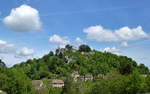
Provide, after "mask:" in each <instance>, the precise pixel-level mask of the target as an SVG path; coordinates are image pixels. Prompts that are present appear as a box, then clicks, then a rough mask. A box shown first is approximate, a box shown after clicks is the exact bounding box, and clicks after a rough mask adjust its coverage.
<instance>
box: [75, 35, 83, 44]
mask: <svg viewBox="0 0 150 94" xmlns="http://www.w3.org/2000/svg"><path fill="white" fill-rule="evenodd" d="M75 42H76V43H77V44H82V43H83V40H82V39H81V38H79V37H77V38H76V39H75Z"/></svg>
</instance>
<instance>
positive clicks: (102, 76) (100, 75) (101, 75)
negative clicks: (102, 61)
mask: <svg viewBox="0 0 150 94" xmlns="http://www.w3.org/2000/svg"><path fill="white" fill-rule="evenodd" d="M104 77H105V75H104V74H98V75H96V76H95V78H104Z"/></svg>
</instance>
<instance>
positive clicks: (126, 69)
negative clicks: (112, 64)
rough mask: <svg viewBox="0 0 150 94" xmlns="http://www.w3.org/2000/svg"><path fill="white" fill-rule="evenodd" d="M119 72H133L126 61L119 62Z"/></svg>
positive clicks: (123, 73)
mask: <svg viewBox="0 0 150 94" xmlns="http://www.w3.org/2000/svg"><path fill="white" fill-rule="evenodd" d="M119 72H120V73H121V74H122V75H125V74H131V73H132V72H133V68H132V65H131V64H130V63H128V62H121V65H120V68H119Z"/></svg>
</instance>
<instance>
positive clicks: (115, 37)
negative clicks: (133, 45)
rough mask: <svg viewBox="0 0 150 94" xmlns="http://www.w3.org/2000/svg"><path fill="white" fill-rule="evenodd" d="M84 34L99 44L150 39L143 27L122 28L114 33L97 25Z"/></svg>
mask: <svg viewBox="0 0 150 94" xmlns="http://www.w3.org/2000/svg"><path fill="white" fill-rule="evenodd" d="M83 32H85V33H86V34H87V35H86V37H87V39H89V40H95V41H98V42H116V41H129V40H139V39H142V38H148V37H149V35H148V34H147V33H145V32H144V31H143V29H142V27H141V26H138V27H136V28H129V27H122V28H120V29H118V30H114V31H113V30H109V29H105V28H103V27H102V26H100V25H97V26H91V27H88V28H86V29H84V30H83Z"/></svg>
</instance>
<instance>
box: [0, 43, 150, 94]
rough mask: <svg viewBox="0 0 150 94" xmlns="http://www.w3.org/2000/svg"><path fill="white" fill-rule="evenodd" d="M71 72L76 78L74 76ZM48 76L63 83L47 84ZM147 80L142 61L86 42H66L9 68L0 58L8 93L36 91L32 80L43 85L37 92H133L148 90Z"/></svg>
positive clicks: (0, 86) (1, 86)
mask: <svg viewBox="0 0 150 94" xmlns="http://www.w3.org/2000/svg"><path fill="white" fill-rule="evenodd" d="M72 73H75V74H77V75H79V76H78V77H79V78H78V79H75V80H74V79H73V78H72ZM141 75H144V76H141ZM75 76H76V75H75ZM99 76H103V77H99ZM86 77H88V78H86ZM57 79H58V80H57ZM82 79H85V80H82ZM51 80H52V83H57V82H60V83H61V85H62V86H64V87H62V88H53V87H51V86H49V85H48V87H47V85H46V84H49V83H50V82H49V81H51ZM87 80H89V81H87ZM149 80H150V77H149V69H148V67H146V66H145V65H144V64H137V62H136V61H134V60H133V59H131V58H128V57H127V56H119V55H116V54H112V53H109V52H100V51H96V50H91V48H90V47H89V46H88V45H81V46H79V47H78V48H77V47H73V46H71V45H66V46H65V48H58V49H56V51H55V52H52V51H50V52H49V53H48V54H47V55H44V56H43V57H41V58H39V59H29V60H27V61H26V62H22V63H20V64H16V65H14V66H13V67H11V68H7V67H6V66H5V63H4V62H2V61H0V90H4V91H6V92H7V93H8V94H37V93H35V92H34V93H33V88H32V87H33V85H32V83H31V82H34V83H35V84H37V83H39V86H41V84H42V85H43V87H44V90H43V89H42V90H40V91H39V89H38V92H42V93H39V94H49V93H43V92H53V94H77V93H78V94H135V93H139V92H148V91H149V88H150V86H149V82H148V81H149ZM63 81H64V82H63ZM43 82H44V84H43ZM40 83H41V84H40ZM132 85H133V86H132ZM141 86H142V87H141ZM56 87H57V86H56ZM101 90H104V91H101ZM107 91H108V92H107ZM31 92H32V93H31ZM92 92H95V93H92ZM102 92H103V93H102ZM119 92H120V93H119ZM123 92H124V93H123Z"/></svg>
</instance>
